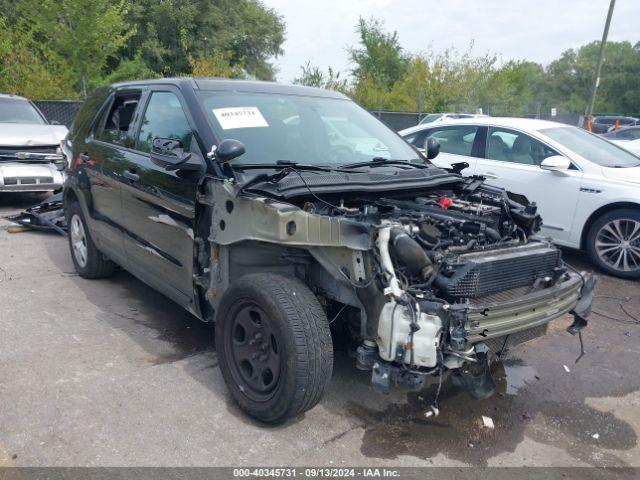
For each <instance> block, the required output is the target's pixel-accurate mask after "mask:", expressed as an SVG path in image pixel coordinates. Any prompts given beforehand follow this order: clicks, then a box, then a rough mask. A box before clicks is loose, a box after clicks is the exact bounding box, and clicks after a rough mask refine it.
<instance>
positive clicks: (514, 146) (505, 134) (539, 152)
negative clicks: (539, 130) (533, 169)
mask: <svg viewBox="0 0 640 480" xmlns="http://www.w3.org/2000/svg"><path fill="white" fill-rule="evenodd" d="M553 155H558V152H556V151H555V150H553V149H552V148H549V147H547V146H546V145H545V144H544V143H542V142H540V141H538V140H536V139H535V138H532V137H530V136H529V135H526V134H524V133H522V132H516V131H514V130H506V129H502V128H494V127H491V128H489V133H488V135H487V147H486V157H487V158H488V159H489V160H498V161H500V162H510V163H521V164H523V165H540V163H542V161H543V160H544V159H545V158H547V157H551V156H553Z"/></svg>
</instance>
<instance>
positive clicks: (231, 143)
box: [213, 138, 246, 163]
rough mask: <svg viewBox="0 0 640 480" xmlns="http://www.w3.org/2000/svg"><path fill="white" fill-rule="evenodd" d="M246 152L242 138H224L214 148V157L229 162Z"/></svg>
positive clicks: (222, 161)
mask: <svg viewBox="0 0 640 480" xmlns="http://www.w3.org/2000/svg"><path fill="white" fill-rule="evenodd" d="M244 152H246V149H245V147H244V143H242V142H241V141H240V140H234V139H233V138H227V139H225V140H222V141H221V142H220V144H219V145H218V147H217V148H216V149H215V150H214V153H213V157H214V158H215V159H216V160H217V161H218V162H220V163H227V162H230V161H231V160H233V159H234V158H237V157H239V156H240V155H243V154H244Z"/></svg>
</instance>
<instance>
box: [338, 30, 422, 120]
mask: <svg viewBox="0 0 640 480" xmlns="http://www.w3.org/2000/svg"><path fill="white" fill-rule="evenodd" d="M356 31H357V33H358V35H359V37H360V44H359V45H358V46H357V47H351V48H349V49H348V54H349V60H350V61H351V63H353V65H354V68H353V70H352V71H351V73H352V75H353V77H354V83H355V87H354V91H353V95H354V98H355V99H356V100H357V101H359V102H360V103H361V104H363V105H365V106H366V107H368V108H381V107H382V106H383V105H384V104H385V103H386V100H385V99H386V96H387V95H388V93H389V92H390V91H391V89H392V88H393V85H394V84H395V83H396V82H397V81H398V80H400V79H401V78H403V77H404V75H405V73H406V71H407V68H408V66H409V64H410V57H409V56H408V55H405V53H404V50H403V49H402V46H401V45H400V40H399V38H398V34H397V32H392V33H388V32H385V31H384V24H383V23H382V22H381V21H380V20H376V19H373V18H372V19H370V20H366V19H364V18H362V17H361V18H360V19H359V20H358V25H357V27H356Z"/></svg>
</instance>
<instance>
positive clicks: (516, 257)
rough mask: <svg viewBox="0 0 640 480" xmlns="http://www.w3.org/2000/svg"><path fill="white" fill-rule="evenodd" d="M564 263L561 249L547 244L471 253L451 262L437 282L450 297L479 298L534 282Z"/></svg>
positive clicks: (551, 274)
mask: <svg viewBox="0 0 640 480" xmlns="http://www.w3.org/2000/svg"><path fill="white" fill-rule="evenodd" d="M560 263H561V258H560V251H559V250H558V249H557V248H554V247H552V246H549V245H547V244H544V243H533V244H528V245H522V246H518V247H510V248H503V249H497V250H491V251H485V252H474V253H467V254H463V255H459V256H457V257H456V258H454V259H451V260H449V261H447V262H446V266H445V268H444V269H443V270H441V272H440V274H439V275H438V277H437V278H436V281H435V284H436V286H437V287H438V288H439V289H440V290H441V291H442V292H443V293H444V294H446V295H448V296H449V297H457V298H477V297H482V296H485V295H490V294H492V293H495V292H499V291H503V290H509V289H513V288H517V287H524V286H528V285H533V283H534V282H535V280H536V278H540V277H545V276H553V275H554V269H555V268H556V267H558V266H560Z"/></svg>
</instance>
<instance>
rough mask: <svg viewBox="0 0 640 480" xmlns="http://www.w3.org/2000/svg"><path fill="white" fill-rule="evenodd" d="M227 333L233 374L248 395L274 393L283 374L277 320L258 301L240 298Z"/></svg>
mask: <svg viewBox="0 0 640 480" xmlns="http://www.w3.org/2000/svg"><path fill="white" fill-rule="evenodd" d="M230 315H231V318H232V321H230V322H227V325H225V327H226V329H230V331H225V332H224V333H223V337H224V339H225V342H226V343H227V345H226V347H227V351H228V352H229V353H230V354H231V357H232V361H231V362H230V364H229V367H230V370H231V374H232V375H233V378H234V380H235V381H236V383H238V384H242V385H243V386H244V389H245V392H244V393H245V395H247V396H248V397H250V398H252V399H253V400H255V401H259V402H263V401H265V400H268V399H269V398H271V396H273V394H274V392H275V390H276V387H277V386H278V380H279V378H280V369H281V366H282V365H281V360H280V349H279V348H278V339H277V338H276V335H277V333H276V332H275V331H274V328H273V320H272V319H270V318H269V316H268V315H267V314H266V313H265V312H264V310H262V309H261V308H260V307H259V306H258V305H257V304H256V303H255V302H254V301H252V300H249V299H240V300H238V302H236V304H235V305H234V307H233V311H231V312H230Z"/></svg>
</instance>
